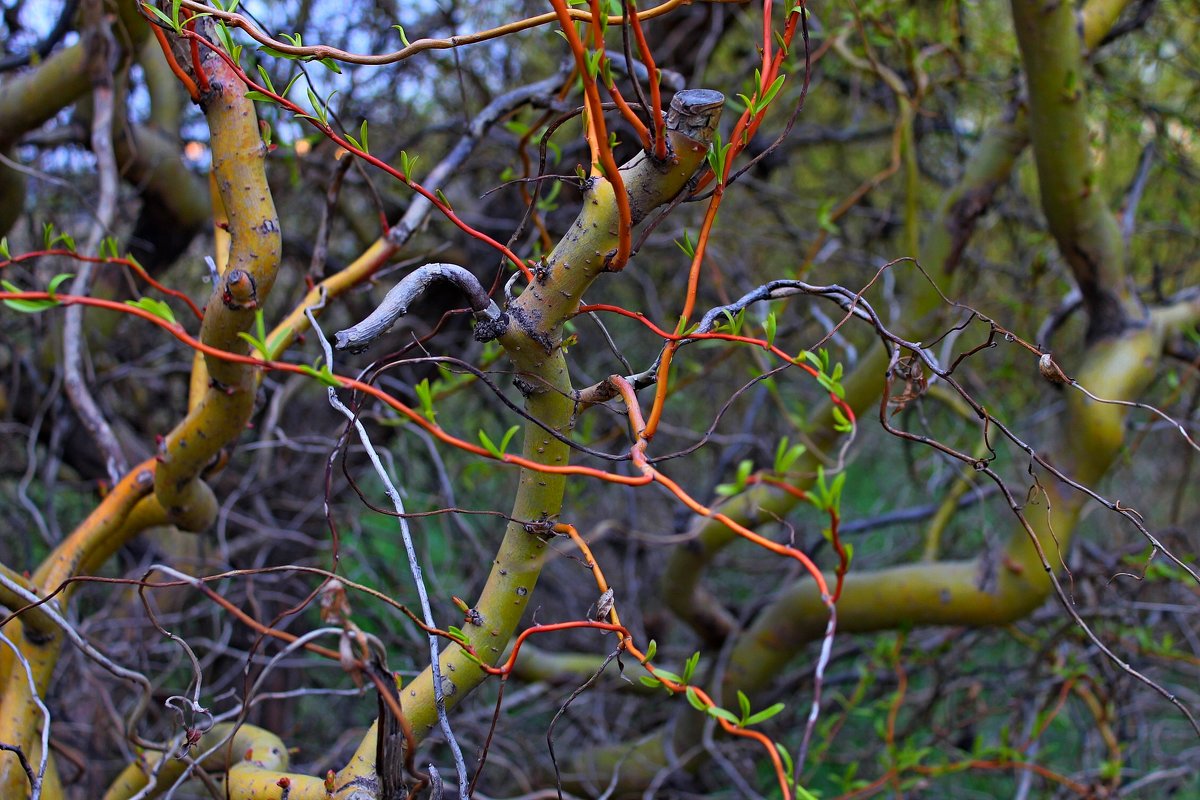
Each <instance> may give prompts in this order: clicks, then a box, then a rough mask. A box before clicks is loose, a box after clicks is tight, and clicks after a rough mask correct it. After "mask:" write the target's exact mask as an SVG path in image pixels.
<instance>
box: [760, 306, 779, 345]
mask: <svg viewBox="0 0 1200 800" xmlns="http://www.w3.org/2000/svg"><path fill="white" fill-rule="evenodd" d="M777 327H778V323H777V322H776V320H775V312H774V311H772V312H770V313H769V314H767V319H766V321H765V322H763V329H764V330H765V331H766V332H767V347H774V346H775V331H776V329H777Z"/></svg>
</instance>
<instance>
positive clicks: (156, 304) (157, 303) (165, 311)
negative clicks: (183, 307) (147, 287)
mask: <svg viewBox="0 0 1200 800" xmlns="http://www.w3.org/2000/svg"><path fill="white" fill-rule="evenodd" d="M125 305H127V306H133V307H134V308H140V309H142V310H143V311H149V312H150V313H151V314H153V315H154V316H156V317H158V318H159V319H161V320H166V321H167V322H168V323H169V324H171V325H176V324H178V323H176V322H175V315H174V314H173V313H171V307H170V306H169V305H167V304H166V303H164V302H163V301H162V300H156V299H155V298H153V297H143V298H141V299H139V300H126V301H125Z"/></svg>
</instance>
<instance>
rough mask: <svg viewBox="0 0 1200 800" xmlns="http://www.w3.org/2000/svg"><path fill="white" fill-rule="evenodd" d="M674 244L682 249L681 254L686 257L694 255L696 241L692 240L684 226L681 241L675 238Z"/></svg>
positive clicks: (693, 256)
mask: <svg viewBox="0 0 1200 800" xmlns="http://www.w3.org/2000/svg"><path fill="white" fill-rule="evenodd" d="M675 246H676V247H678V248H679V249H680V250H682V251H683V254H684V255H686V256H687V257H688V258H695V257H696V243H695V242H693V241H692V239H691V236H690V235H689V234H688V232H687V229H686V228H685V229H684V231H683V241H682V242H681V241H679V240H678V239H676V240H675Z"/></svg>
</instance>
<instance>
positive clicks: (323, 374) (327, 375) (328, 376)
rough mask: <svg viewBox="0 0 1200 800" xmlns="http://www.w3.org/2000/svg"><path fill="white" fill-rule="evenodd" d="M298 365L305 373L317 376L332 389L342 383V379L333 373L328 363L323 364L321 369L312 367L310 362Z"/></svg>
mask: <svg viewBox="0 0 1200 800" xmlns="http://www.w3.org/2000/svg"><path fill="white" fill-rule="evenodd" d="M298 366H299V369H300V371H301V372H303V373H304V374H305V375H308V376H310V377H313V378H316V379H317V380H319V381H320V382H321V383H323V384H324V385H326V386H328V387H330V388H331V389H337V388H339V387H341V385H342V381H341V379H340V378H338V376H336V375H334V374H333V371H332V370H330V369H329V367H328V365H325V366H322V367H321V368H320V369H317V368H315V367H310V366H309V365H308V364H300V365H298Z"/></svg>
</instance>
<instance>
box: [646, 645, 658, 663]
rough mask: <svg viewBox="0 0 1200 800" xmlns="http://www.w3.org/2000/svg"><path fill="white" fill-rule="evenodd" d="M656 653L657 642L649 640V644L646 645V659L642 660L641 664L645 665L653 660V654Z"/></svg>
mask: <svg viewBox="0 0 1200 800" xmlns="http://www.w3.org/2000/svg"><path fill="white" fill-rule="evenodd" d="M657 652H658V642H656V641H654V640H653V639H651V640H650V644H648V645H646V657H645V658H644V659H642V663H643V664H645V663H646V662H647V661H649V660H650V659H652V658H654V654H655V653H657Z"/></svg>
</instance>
